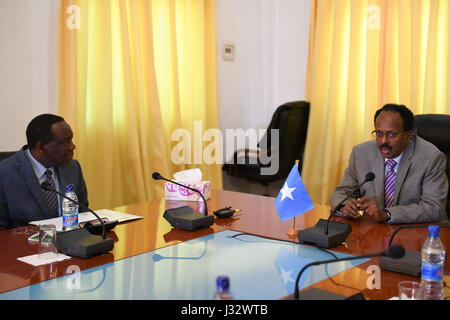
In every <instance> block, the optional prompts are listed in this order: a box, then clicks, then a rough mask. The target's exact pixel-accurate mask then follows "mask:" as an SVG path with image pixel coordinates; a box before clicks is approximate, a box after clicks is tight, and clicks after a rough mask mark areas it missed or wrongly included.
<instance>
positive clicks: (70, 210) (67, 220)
mask: <svg viewBox="0 0 450 320" xmlns="http://www.w3.org/2000/svg"><path fill="white" fill-rule="evenodd" d="M64 195H65V196H66V197H68V198H70V199H72V200H75V201H76V202H78V198H77V195H76V194H75V192H74V191H73V185H71V184H68V185H67V186H66V193H65V194H64ZM62 211H63V231H69V230H73V229H76V228H78V205H77V204H76V203H73V202H72V201H70V200H69V199H66V198H63V203H62Z"/></svg>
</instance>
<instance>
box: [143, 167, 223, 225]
mask: <svg viewBox="0 0 450 320" xmlns="http://www.w3.org/2000/svg"><path fill="white" fill-rule="evenodd" d="M152 178H153V179H155V180H165V181H167V182H171V183H174V184H176V185H178V186H181V187H183V188H187V189H189V190H192V191H194V192H197V193H198V194H199V195H200V197H201V198H202V200H203V203H204V204H205V210H204V214H201V213H198V212H194V210H192V208H191V207H189V206H183V207H179V208H174V209H169V210H166V211H165V212H164V215H163V217H164V219H166V220H167V221H168V222H169V223H170V225H171V226H172V227H175V228H179V229H183V230H188V231H193V230H197V229H201V228H208V227H210V226H211V225H212V224H213V223H214V216H212V215H208V206H207V204H206V200H205V197H204V196H203V194H202V193H201V192H200V191H199V190H197V189H194V188H191V187H188V186H186V185H184V184H181V183H179V182H176V181H173V180H169V179H166V178H164V177H163V176H162V175H160V174H159V172H153V174H152Z"/></svg>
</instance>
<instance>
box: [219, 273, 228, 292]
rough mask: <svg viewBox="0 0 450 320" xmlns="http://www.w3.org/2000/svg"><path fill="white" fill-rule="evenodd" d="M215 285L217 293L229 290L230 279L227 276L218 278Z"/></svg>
mask: <svg viewBox="0 0 450 320" xmlns="http://www.w3.org/2000/svg"><path fill="white" fill-rule="evenodd" d="M216 284H217V290H218V291H227V290H228V289H229V288H230V279H229V278H228V277H227V276H218V277H217V279H216Z"/></svg>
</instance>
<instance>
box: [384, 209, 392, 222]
mask: <svg viewBox="0 0 450 320" xmlns="http://www.w3.org/2000/svg"><path fill="white" fill-rule="evenodd" d="M383 211H384V212H386V214H387V215H388V218H387V220H386V222H388V221H389V220H391V219H392V215H391V213H390V212H389V211H388V210H387V209H383Z"/></svg>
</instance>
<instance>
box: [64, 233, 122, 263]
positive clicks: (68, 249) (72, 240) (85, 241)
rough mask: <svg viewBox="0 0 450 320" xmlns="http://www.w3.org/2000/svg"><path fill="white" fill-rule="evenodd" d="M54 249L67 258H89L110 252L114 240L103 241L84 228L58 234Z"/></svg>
mask: <svg viewBox="0 0 450 320" xmlns="http://www.w3.org/2000/svg"><path fill="white" fill-rule="evenodd" d="M56 247H57V248H58V249H59V250H61V253H63V254H66V255H68V256H75V257H80V258H90V257H93V256H96V255H99V254H102V253H106V252H108V251H111V250H112V249H113V248H114V240H113V239H111V238H106V239H103V238H102V237H100V236H96V235H93V234H91V233H90V232H89V231H88V230H87V229H85V228H78V229H75V230H70V231H66V232H63V233H59V234H58V235H57V236H56Z"/></svg>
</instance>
